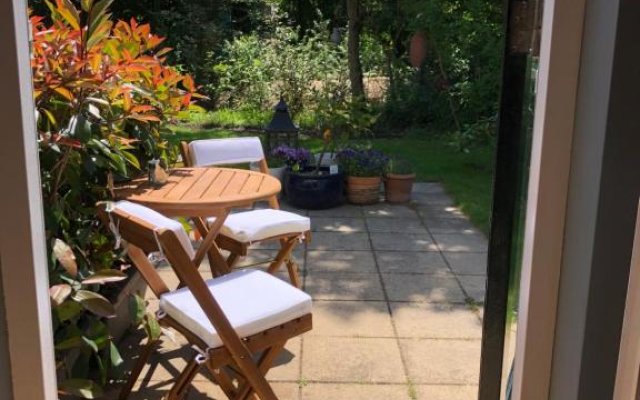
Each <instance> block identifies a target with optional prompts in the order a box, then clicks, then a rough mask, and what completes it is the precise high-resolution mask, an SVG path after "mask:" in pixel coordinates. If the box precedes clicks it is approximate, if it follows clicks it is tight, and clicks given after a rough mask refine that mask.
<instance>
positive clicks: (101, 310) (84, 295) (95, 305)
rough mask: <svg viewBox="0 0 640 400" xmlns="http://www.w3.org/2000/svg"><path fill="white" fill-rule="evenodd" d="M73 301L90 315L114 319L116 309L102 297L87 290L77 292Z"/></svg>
mask: <svg viewBox="0 0 640 400" xmlns="http://www.w3.org/2000/svg"><path fill="white" fill-rule="evenodd" d="M73 299H74V300H75V301H77V302H78V303H80V304H81V305H82V307H84V308H85V309H87V310H89V311H91V312H92V313H94V314H96V315H98V316H100V317H105V318H111V317H114V316H115V314H116V309H115V307H114V306H113V304H111V303H110V302H109V300H107V299H106V298H105V297H104V296H102V295H100V294H98V293H95V292H91V291H89V290H78V291H77V292H76V294H75V296H73Z"/></svg>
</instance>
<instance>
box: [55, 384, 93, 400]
mask: <svg viewBox="0 0 640 400" xmlns="http://www.w3.org/2000/svg"><path fill="white" fill-rule="evenodd" d="M58 391H60V393H62V394H65V395H70V396H79V397H82V398H84V399H97V398H99V397H102V395H103V393H104V392H103V390H102V387H100V386H99V385H98V384H97V383H95V382H94V381H92V380H89V379H67V380H66V381H63V382H61V383H60V384H59V385H58Z"/></svg>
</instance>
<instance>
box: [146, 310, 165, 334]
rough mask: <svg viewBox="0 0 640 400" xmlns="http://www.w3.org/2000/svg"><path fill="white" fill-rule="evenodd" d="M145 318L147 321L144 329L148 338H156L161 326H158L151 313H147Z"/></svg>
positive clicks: (160, 332) (160, 331)
mask: <svg viewBox="0 0 640 400" xmlns="http://www.w3.org/2000/svg"><path fill="white" fill-rule="evenodd" d="M146 320H147V323H146V324H145V327H144V329H145V331H146V332H147V336H148V337H149V339H150V340H158V339H159V338H160V335H161V334H162V328H160V324H159V323H158V320H157V319H156V318H155V317H154V316H153V315H152V314H147V318H146Z"/></svg>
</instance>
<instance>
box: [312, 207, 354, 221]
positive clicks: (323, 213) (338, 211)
mask: <svg viewBox="0 0 640 400" xmlns="http://www.w3.org/2000/svg"><path fill="white" fill-rule="evenodd" d="M309 216H310V217H311V219H313V218H315V217H351V218H357V217H362V216H364V214H363V213H362V207H361V206H355V205H352V204H345V205H342V206H340V207H336V208H329V209H327V210H310V211H309Z"/></svg>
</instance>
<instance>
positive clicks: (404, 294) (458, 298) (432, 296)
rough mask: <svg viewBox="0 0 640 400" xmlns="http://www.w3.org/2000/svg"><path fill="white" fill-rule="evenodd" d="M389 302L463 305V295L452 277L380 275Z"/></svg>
mask: <svg viewBox="0 0 640 400" xmlns="http://www.w3.org/2000/svg"><path fill="white" fill-rule="evenodd" d="M382 281H383V282H384V286H385V289H386V291H387V295H388V296H389V300H390V301H413V302H440V303H443V302H446V303H464V301H465V295H464V293H463V292H462V290H461V289H460V286H459V285H458V282H457V281H456V279H455V278H453V277H444V276H434V275H422V274H382Z"/></svg>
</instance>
